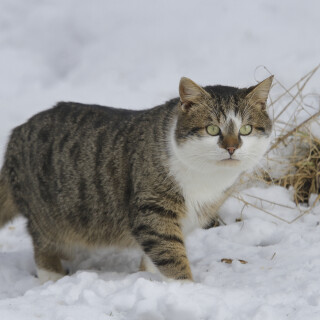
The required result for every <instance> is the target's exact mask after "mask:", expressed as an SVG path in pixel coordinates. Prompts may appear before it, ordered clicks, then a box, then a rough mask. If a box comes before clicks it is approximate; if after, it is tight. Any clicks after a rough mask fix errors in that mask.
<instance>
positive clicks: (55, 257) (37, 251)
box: [28, 222, 66, 283]
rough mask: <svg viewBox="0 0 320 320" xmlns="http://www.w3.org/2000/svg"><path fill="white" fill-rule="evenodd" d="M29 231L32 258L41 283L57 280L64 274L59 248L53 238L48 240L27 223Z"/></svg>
mask: <svg viewBox="0 0 320 320" xmlns="http://www.w3.org/2000/svg"><path fill="white" fill-rule="evenodd" d="M28 229H29V233H30V235H31V237H32V240H33V247H34V258H35V262H36V265H37V274H38V278H39V280H40V282H41V283H45V282H47V281H57V280H59V279H60V278H62V277H63V276H65V275H66V272H65V270H64V269H63V267H62V265H61V258H62V254H61V250H59V246H58V245H57V244H56V243H54V241H53V240H51V241H50V240H49V239H48V237H47V236H45V235H44V234H45V233H44V232H38V231H36V230H35V228H33V226H32V223H30V222H29V224H28Z"/></svg>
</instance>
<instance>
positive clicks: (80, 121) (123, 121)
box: [0, 78, 271, 279]
mask: <svg viewBox="0 0 320 320" xmlns="http://www.w3.org/2000/svg"><path fill="white" fill-rule="evenodd" d="M181 81H182V82H181V83H182V84H181V86H180V99H181V101H180V100H179V99H173V100H170V101H169V102H167V103H165V104H164V105H161V106H158V107H155V108H153V109H149V110H143V111H130V110H121V109H114V108H110V107H101V106H96V105H82V104H79V103H71V102H70V103H66V102H61V103H58V104H57V106H55V107H54V108H52V109H49V110H47V111H44V112H41V113H39V114H37V115H35V116H34V117H32V118H31V119H30V120H29V121H27V122H26V123H25V124H23V125H20V126H18V127H17V128H15V129H14V130H13V132H12V135H11V137H10V141H9V143H8V147H7V151H6V155H5V161H4V165H3V168H2V171H1V177H0V227H1V226H2V225H4V224H5V223H6V222H8V221H9V220H10V219H12V218H13V217H14V216H15V215H16V214H18V213H19V212H20V213H22V214H23V215H24V216H25V217H26V218H27V221H28V224H27V227H28V231H29V233H30V235H31V237H32V240H33V244H34V251H35V260H36V263H37V266H38V268H41V269H45V270H49V271H53V272H56V273H61V274H62V273H64V270H63V268H62V266H61V261H60V260H61V258H64V257H65V255H66V254H67V253H68V251H69V250H70V249H72V247H73V246H74V245H83V246H87V247H97V246H109V245H116V246H120V247H140V248H141V249H142V250H143V251H144V253H145V254H146V255H147V256H148V257H149V258H150V259H151V260H152V261H153V263H154V264H155V265H156V266H157V268H158V269H159V270H160V271H161V273H162V274H163V275H165V276H166V277H169V278H173V279H192V274H191V270H190V266H189V262H188V258H187V255H186V250H185V245H184V235H183V232H182V229H181V219H182V218H183V217H184V216H185V215H186V206H185V199H184V196H183V194H182V192H181V189H180V187H179V186H178V184H177V183H176V181H175V177H173V176H172V175H171V173H170V171H169V157H170V155H169V148H168V136H169V132H170V129H171V128H172V126H174V125H175V124H174V119H176V118H177V119H178V121H177V124H176V130H175V137H176V140H177V142H178V143H179V144H183V143H184V142H185V141H186V140H188V139H189V137H192V136H201V135H204V134H205V129H204V128H205V126H206V123H207V118H208V117H211V118H212V113H214V114H215V119H216V120H215V121H219V119H220V118H221V117H223V116H224V115H225V114H226V111H227V110H230V109H232V108H234V109H238V112H242V108H243V105H244V104H245V102H246V104H248V101H250V103H251V104H252V110H254V111H253V112H252V115H251V117H252V123H254V130H255V131H256V134H269V133H270V130H271V122H270V120H269V118H268V116H267V113H266V112H265V108H264V103H265V101H262V102H261V101H259V99H257V98H256V97H257V96H259V95H256V94H253V95H252V96H250V93H251V92H254V89H255V87H251V88H249V89H236V88H232V87H222V86H215V87H212V86H211V87H210V86H209V87H206V88H203V89H201V90H203V93H204V94H203V95H201V96H198V97H195V96H194V95H193V94H192V92H191V93H189V92H183V89H184V84H183V81H191V80H188V79H185V78H183V79H182V80H181ZM186 88H187V85H186ZM188 95H189V96H188ZM194 105H197V108H194ZM220 143H221V147H222V148H223V147H225V145H224V144H227V145H228V141H224V140H223V139H222V141H221V142H220ZM226 196H227V195H225V197H226ZM225 197H223V199H221V201H220V202H223V201H224V198H225ZM219 205H220V203H218V202H216V203H214V204H212V207H211V208H210V207H208V208H205V209H203V210H207V211H208V217H209V218H208V221H207V222H208V224H209V223H210V222H211V221H212V218H214V216H215V214H216V211H217V209H218V207H219ZM203 227H206V226H205V225H204V226H203ZM142 267H143V264H142Z"/></svg>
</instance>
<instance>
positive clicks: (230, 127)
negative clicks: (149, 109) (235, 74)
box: [173, 76, 273, 171]
mask: <svg viewBox="0 0 320 320" xmlns="http://www.w3.org/2000/svg"><path fill="white" fill-rule="evenodd" d="M272 80H273V76H271V77H269V78H267V79H265V80H264V81H262V82H260V83H258V84H257V85H255V86H252V87H250V88H243V89H238V88H234V87H228V86H208V87H204V88H202V87H200V86H198V85H197V84H196V83H194V82H193V81H192V80H190V79H188V78H182V79H181V80H180V86H179V93H180V103H179V106H178V109H179V110H178V117H177V123H176V127H175V131H174V137H173V139H174V149H175V153H176V155H177V156H178V157H179V159H180V160H181V161H183V162H184V163H185V164H186V165H187V166H189V167H193V168H194V169H196V170H200V171H202V170H208V169H209V168H210V167H212V166H213V165H214V167H217V166H223V167H230V169H231V168H232V167H238V168H240V169H241V170H246V169H248V168H251V167H252V166H254V165H255V164H256V163H257V162H258V161H259V160H260V159H261V157H262V156H263V154H264V153H265V151H266V150H267V148H268V145H269V137H270V133H271V129H272V122H271V120H270V118H269V116H268V114H267V111H266V101H267V98H268V94H269V90H270V87H271V84H272Z"/></svg>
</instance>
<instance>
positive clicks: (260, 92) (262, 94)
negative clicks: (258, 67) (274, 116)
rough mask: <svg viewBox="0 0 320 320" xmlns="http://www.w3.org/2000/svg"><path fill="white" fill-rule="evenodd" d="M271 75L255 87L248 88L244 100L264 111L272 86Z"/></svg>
mask: <svg viewBox="0 0 320 320" xmlns="http://www.w3.org/2000/svg"><path fill="white" fill-rule="evenodd" d="M272 80H273V75H272V76H271V77H269V78H267V79H265V80H263V81H261V82H260V83H258V84H257V85H256V86H253V87H250V88H249V89H248V90H249V93H247V95H246V98H247V99H248V100H249V101H250V104H254V105H257V106H260V107H261V109H265V107H266V102H267V99H268V95H269V92H270V88H271V85H272Z"/></svg>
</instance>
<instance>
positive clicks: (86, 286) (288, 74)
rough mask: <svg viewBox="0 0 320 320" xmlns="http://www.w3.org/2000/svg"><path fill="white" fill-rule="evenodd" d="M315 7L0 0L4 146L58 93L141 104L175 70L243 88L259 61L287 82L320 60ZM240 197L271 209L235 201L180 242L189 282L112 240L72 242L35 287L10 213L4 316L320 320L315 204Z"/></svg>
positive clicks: (3, 258) (155, 100) (158, 98)
mask: <svg viewBox="0 0 320 320" xmlns="http://www.w3.org/2000/svg"><path fill="white" fill-rule="evenodd" d="M319 12H320V3H319V1H317V0H314V1H312V0H308V1H299V0H282V1H278V0H257V1H237V0H230V1H205V0H198V1H186V0H176V1H170V0H161V1H160V0H154V1H148V0H134V1H132V0H122V1H111V0H110V1H109V0H95V1H79V0H65V1H64V0H57V1H40V0H29V1H23V0H1V2H0V124H1V126H0V155H1V156H2V155H3V152H4V150H5V143H6V141H7V137H8V135H9V132H10V130H11V129H12V128H13V127H14V126H16V125H18V124H20V123H22V122H23V121H25V120H26V119H27V118H29V117H30V116H32V115H33V114H34V113H35V112H38V111H40V110H43V109H45V108H48V107H50V106H52V105H53V104H55V103H56V102H57V101H60V100H72V101H79V102H88V103H89V102H92V103H99V104H103V105H111V106H114V107H126V108H133V109H141V108H148V107H152V106H154V105H157V104H161V103H163V102H164V101H165V100H167V99H169V98H172V97H175V96H177V92H178V90H177V88H178V82H179V79H180V77H181V76H188V77H190V78H191V79H193V80H195V81H196V82H198V83H199V84H202V85H206V84H218V83H219V84H228V85H235V86H248V85H252V84H254V83H255V81H256V80H262V79H264V78H265V77H267V76H268V75H269V73H268V71H267V70H269V71H270V72H271V73H273V74H275V76H276V80H279V81H281V83H283V84H284V85H285V86H287V87H290V86H291V85H293V84H294V83H295V82H296V81H297V80H299V79H300V78H301V77H302V76H303V75H304V74H306V73H307V72H308V71H310V70H311V69H313V68H314V67H316V66H317V65H318V64H319V62H320V41H319V30H320V19H319ZM263 66H264V67H265V68H264V67H263ZM266 69H267V70H266ZM319 84H320V77H319V75H315V76H314V77H313V78H312V80H311V81H310V82H309V83H308V86H307V87H306V89H305V92H308V93H318V94H319V93H320V86H319ZM280 89H281V88H280V86H279V85H278V86H275V87H274V89H273V92H274V93H273V94H274V95H275V94H276V92H277V90H278V91H280ZM278 107H281V104H280V105H278ZM315 130H318V129H315ZM247 194H248V195H254V196H257V197H263V198H265V199H269V200H270V201H272V202H274V201H276V202H278V203H280V204H283V205H285V206H288V207H292V208H293V209H290V208H286V207H279V206H275V205H274V204H271V203H268V202H263V203H261V201H259V200H257V199H253V198H251V197H250V196H248V195H247ZM242 197H244V198H246V199H247V200H250V201H251V202H253V203H254V204H256V205H257V206H261V205H263V208H264V209H265V210H266V211H268V212H270V213H272V214H274V215H276V216H277V217H274V216H271V215H269V214H267V213H265V212H262V211H260V210H257V209H255V208H254V207H245V208H243V203H242V202H239V200H236V199H230V200H229V201H228V202H227V203H226V204H225V206H224V207H223V208H222V210H221V216H222V219H223V220H224V221H225V222H226V223H227V225H226V226H221V227H218V228H214V229H210V230H198V231H196V232H194V234H192V235H191V236H190V237H189V239H188V240H187V250H188V255H189V258H190V262H191V268H192V271H193V274H194V278H195V283H183V284H181V283H178V282H170V283H167V282H163V281H162V280H161V279H160V278H159V276H157V275H152V274H149V273H146V272H137V270H138V265H139V253H138V252H131V251H124V252H118V251H116V250H111V249H109V250H99V251H96V252H94V253H87V252H79V253H78V255H77V256H76V258H75V260H74V261H73V262H69V263H67V264H68V267H69V268H70V270H71V274H70V276H66V277H64V278H63V279H61V280H60V281H58V282H57V283H46V284H44V285H40V284H39V282H38V280H37V279H36V278H35V276H34V274H35V264H34V260H33V252H32V245H31V241H30V238H29V236H28V235H27V233H26V231H25V221H24V220H23V218H18V219H16V220H15V221H14V222H13V223H11V224H8V225H7V226H6V227H5V228H4V229H2V230H1V231H0V299H1V300H0V319H1V320H2V319H3V320H11V319H13V320H17V319H23V320H29V319H32V320H34V319H64V320H71V319H77V320H80V319H97V320H100V319H139V320H143V319H145V320H158V319H159V320H162V319H170V320H171V319H173V320H175V319H177V320H179V319H182V320H189V319H190V320H191V319H192V320H193V319H214V320H220V319H221V320H226V319H230V320H231V319H232V320H234V319H244V320H248V319H255V320H260V319H261V320H269V319H270V320H271V319H272V320H275V319H299V320H300V319H309V320H313V319H317V320H318V319H320V205H319V204H318V205H317V206H315V207H314V208H313V210H311V211H308V210H309V208H308V207H305V208H300V210H299V209H298V208H295V205H294V203H293V201H292V194H291V191H290V190H286V189H283V188H280V187H270V188H267V189H265V188H258V187H256V188H252V189H250V190H246V191H244V192H242ZM301 212H306V214H305V215H304V216H302V217H301V218H300V219H298V220H296V221H295V222H293V223H291V224H290V223H287V222H285V221H283V220H280V219H279V218H282V219H284V220H286V221H288V222H290V221H292V220H294V219H295V218H296V217H298V216H299V215H300V214H301ZM241 216H242V221H240V222H236V221H235V220H236V218H239V217H241ZM224 258H231V259H234V262H233V263H232V264H226V263H223V262H221V259H224ZM237 259H243V260H245V261H247V264H241V263H240V262H239V261H238V260H237Z"/></svg>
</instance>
